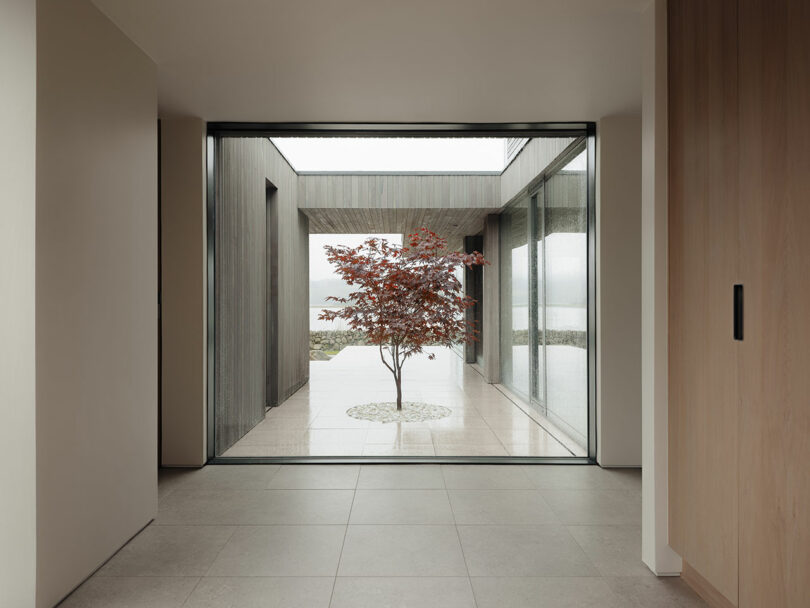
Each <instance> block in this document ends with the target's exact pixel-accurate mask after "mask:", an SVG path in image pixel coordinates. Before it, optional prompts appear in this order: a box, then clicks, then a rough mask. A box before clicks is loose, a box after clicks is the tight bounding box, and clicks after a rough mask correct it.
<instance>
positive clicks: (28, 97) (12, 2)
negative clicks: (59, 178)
mask: <svg viewBox="0 0 810 608" xmlns="http://www.w3.org/2000/svg"><path fill="white" fill-rule="evenodd" d="M0 82H2V83H3V84H2V87H3V92H2V94H0V125H2V132H3V134H4V137H5V138H6V143H5V145H3V146H2V147H0V183H2V184H3V192H2V194H0V217H2V218H3V219H2V220H0V294H2V295H0V345H2V346H1V347H0V420H2V424H0V445H2V446H3V459H2V462H0V488H3V490H2V492H0V514H2V516H0V606H18V607H20V608H28V607H30V606H33V605H34V596H35V584H36V439H35V434H36V426H35V420H36V419H35V393H36V386H35V382H36V380H35V359H34V336H35V330H34V309H35V295H34V294H35V291H34V258H35V242H34V229H35V209H36V201H35V189H36V182H35V164H36V158H35V143H36V2H35V0H9V1H8V2H3V3H2V4H0Z"/></svg>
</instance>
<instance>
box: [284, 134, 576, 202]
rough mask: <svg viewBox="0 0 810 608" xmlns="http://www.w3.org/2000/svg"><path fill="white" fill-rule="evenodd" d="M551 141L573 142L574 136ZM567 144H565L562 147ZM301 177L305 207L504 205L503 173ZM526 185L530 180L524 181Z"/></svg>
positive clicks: (300, 190) (302, 200)
mask: <svg viewBox="0 0 810 608" xmlns="http://www.w3.org/2000/svg"><path fill="white" fill-rule="evenodd" d="M549 141H557V142H563V141H564V142H569V143H570V141H572V140H569V139H565V140H559V139H553V140H549ZM566 145H567V144H566ZM557 147H558V145H557V144H555V146H553V149H555V150H556V148H557ZM563 148H565V145H563V146H562V148H561V150H562V149H563ZM549 149H551V148H549ZM555 155H556V154H555ZM551 158H552V159H553V158H554V156H552V157H551ZM547 164H548V162H546V165H547ZM543 167H545V165H543ZM543 167H541V168H540V169H539V170H537V171H536V172H535V173H534V174H533V175H532V177H535V176H536V175H537V173H539V172H540V170H542V168H543ZM298 180H299V182H300V189H299V192H298V206H299V207H300V208H301V209H318V208H325V209H343V208H357V209H411V208H421V209H441V208H451V209H455V208H491V207H500V206H501V203H500V200H499V198H500V181H501V176H499V175H374V174H334V175H332V174H330V175H301V176H299V177H298ZM525 185H526V182H524V183H523V186H525Z"/></svg>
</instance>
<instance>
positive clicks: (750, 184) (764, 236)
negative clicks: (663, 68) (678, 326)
mask: <svg viewBox="0 0 810 608" xmlns="http://www.w3.org/2000/svg"><path fill="white" fill-rule="evenodd" d="M739 32H740V150H741V152H740V184H741V186H740V196H741V203H742V221H741V223H740V226H741V244H742V248H741V253H742V259H743V264H742V274H743V284H744V289H745V306H744V315H745V328H744V331H745V333H744V341H743V342H742V343H740V344H741V365H742V367H741V380H742V391H741V394H742V404H741V410H740V452H739V458H740V605H741V606H746V607H748V606H810V582H808V573H810V468H808V467H809V466H810V465H808V462H810V373H808V372H809V371H810V238H808V235H810V143H808V142H810V36H808V33H809V32H810V4H809V3H807V2H798V1H791V0H768V1H767V2H766V1H765V0H740V27H739Z"/></svg>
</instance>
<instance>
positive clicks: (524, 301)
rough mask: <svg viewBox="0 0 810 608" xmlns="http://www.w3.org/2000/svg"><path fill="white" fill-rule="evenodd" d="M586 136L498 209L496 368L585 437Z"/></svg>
mask: <svg viewBox="0 0 810 608" xmlns="http://www.w3.org/2000/svg"><path fill="white" fill-rule="evenodd" d="M586 158H587V157H586V151H585V148H584V142H583V144H582V151H581V153H579V154H577V155H576V156H575V157H574V158H573V159H572V160H571V161H569V162H568V163H567V164H565V165H564V166H563V167H562V169H559V170H557V171H556V172H554V173H552V174H549V175H547V176H546V179H545V180H544V181H543V183H542V184H541V185H540V186H539V187H538V188H537V189H535V190H534V191H532V192H531V193H530V196H529V197H527V198H524V199H522V200H520V201H519V202H517V203H516V204H514V205H511V206H509V207H508V208H507V209H506V210H505V211H504V212H503V213H502V214H501V224H500V226H501V227H500V239H501V251H500V259H501V376H502V382H503V383H504V384H505V385H507V386H508V387H509V388H510V389H512V390H513V391H515V392H516V393H518V394H520V395H522V396H523V397H524V398H526V400H527V401H529V402H531V403H532V404H533V405H534V406H535V407H536V408H537V409H538V411H539V412H540V413H542V414H543V415H545V416H547V417H548V419H549V420H550V421H551V422H552V423H554V425H556V426H557V427H558V428H560V429H561V430H563V431H564V432H565V434H566V435H568V436H569V437H570V438H572V439H574V440H575V441H577V442H578V443H579V444H580V445H581V447H583V448H586V447H587V445H588V350H587V328H588V238H587V237H588V234H587V231H588V209H587V207H588V199H587V183H588V182H587V163H586Z"/></svg>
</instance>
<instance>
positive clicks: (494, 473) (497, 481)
mask: <svg viewBox="0 0 810 608" xmlns="http://www.w3.org/2000/svg"><path fill="white" fill-rule="evenodd" d="M442 472H443V474H444V480H445V484H446V485H447V489H448V490H531V489H532V484H531V483H530V482H529V478H528V477H527V476H526V473H525V472H524V471H523V468H522V467H520V466H514V465H475V464H471V465H466V464H465V465H443V466H442Z"/></svg>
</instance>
